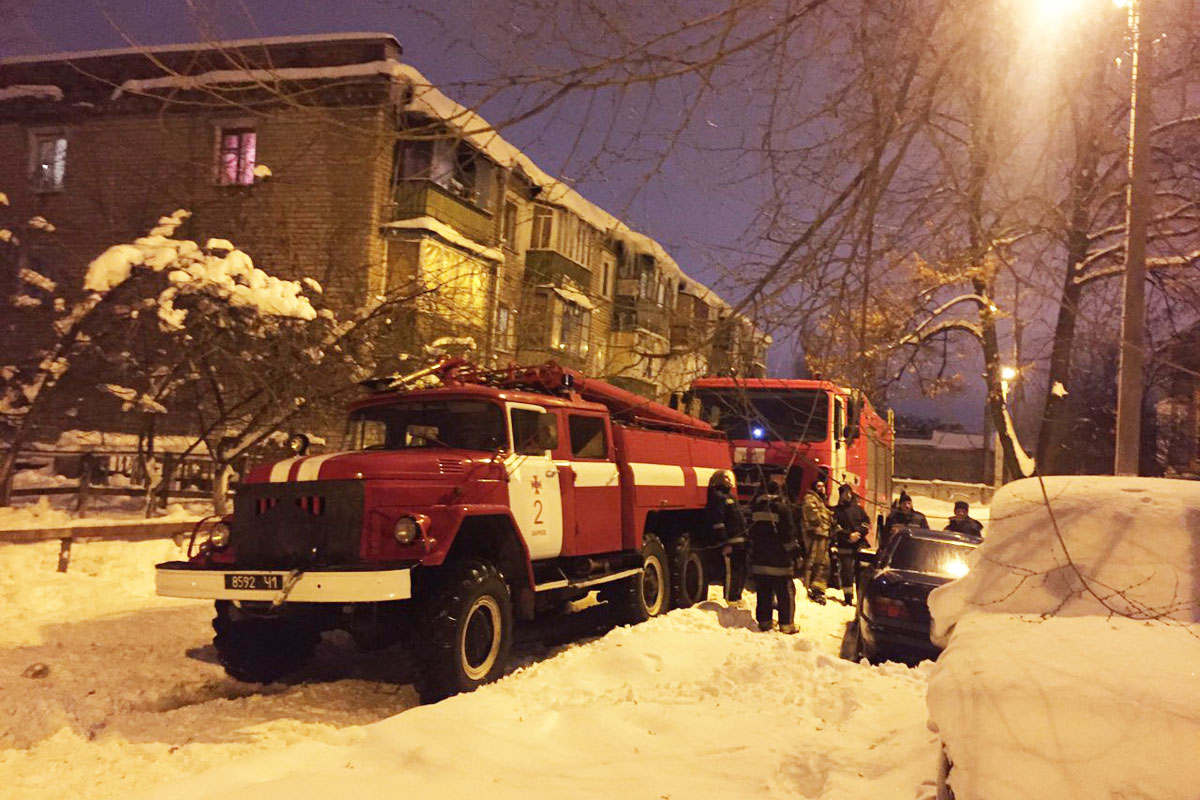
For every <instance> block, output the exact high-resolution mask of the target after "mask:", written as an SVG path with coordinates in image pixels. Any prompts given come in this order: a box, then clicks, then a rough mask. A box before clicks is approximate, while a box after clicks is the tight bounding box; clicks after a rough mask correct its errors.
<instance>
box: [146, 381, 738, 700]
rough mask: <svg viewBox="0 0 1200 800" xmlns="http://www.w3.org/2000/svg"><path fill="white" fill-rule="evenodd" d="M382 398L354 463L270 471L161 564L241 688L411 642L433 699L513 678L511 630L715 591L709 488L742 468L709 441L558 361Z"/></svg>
mask: <svg viewBox="0 0 1200 800" xmlns="http://www.w3.org/2000/svg"><path fill="white" fill-rule="evenodd" d="M430 384H432V385H430ZM382 388H383V389H384V391H380V392H378V393H376V394H375V395H374V396H371V397H368V398H366V399H363V400H361V401H359V402H357V403H356V404H354V405H353V406H352V407H351V409H350V412H349V420H348V429H347V436H346V442H345V448H344V449H343V450H342V451H340V452H336V453H329V454H324V455H313V456H299V457H296V458H291V459H287V460H284V461H280V462H278V463H275V464H272V465H266V466H263V467H260V468H258V469H256V470H254V471H253V472H251V473H250V474H249V475H248V476H247V478H246V480H245V482H244V483H243V485H242V486H241V487H239V489H238V491H237V493H236V495H235V498H234V512H233V514H232V515H231V516H230V517H227V518H225V519H223V520H221V521H220V522H219V523H217V524H216V525H215V526H209V527H208V528H207V530H206V532H204V533H202V534H198V535H194V536H193V540H194V546H193V547H192V548H190V549H189V558H188V560H187V561H173V562H167V563H164V564H160V565H158V567H157V572H156V581H157V589H158V592H159V594H163V595H169V596H174V597H193V598H206V599H212V600H214V601H215V603H216V618H215V619H214V621H213V626H214V629H215V632H216V635H215V639H214V641H215V645H216V649H217V653H218V655H219V657H220V660H221V662H222V664H223V665H224V666H225V668H226V670H227V671H228V672H229V674H230V675H232V676H233V677H235V678H238V679H240V680H246V681H252V682H267V681H271V680H275V679H277V678H279V677H281V676H282V675H284V674H286V673H287V672H290V671H292V670H294V669H295V668H297V667H298V666H300V664H302V663H303V662H304V661H305V660H306V659H307V658H308V657H309V656H310V655H311V654H312V652H313V649H314V647H315V645H316V643H317V641H318V639H319V637H320V634H321V632H322V631H324V630H330V629H344V630H347V631H349V632H350V633H351V634H352V635H353V636H354V638H355V640H356V641H357V642H358V643H359V645H360V646H361V647H364V648H378V647H386V646H388V645H391V644H393V643H396V642H405V643H407V645H408V647H409V648H410V653H411V655H412V659H413V661H414V663H415V665H416V667H417V674H418V678H417V688H418V691H419V692H420V694H421V696H422V698H423V699H425V700H426V701H431V700H436V699H438V698H441V697H445V696H447V695H450V694H453V693H456V692H461V691H469V690H471V689H474V688H475V687H476V686H478V685H480V684H482V683H484V682H487V681H490V680H494V679H495V678H497V677H499V676H500V675H502V674H503V672H504V669H505V666H506V660H507V656H508V652H509V648H510V645H511V643H512V639H513V626H514V620H518V619H519V620H532V619H534V618H536V617H537V616H539V615H540V614H543V613H546V612H548V611H550V610H551V609H553V610H558V609H561V607H562V606H563V605H564V603H565V602H567V601H571V600H575V599H579V598H582V597H584V596H586V595H587V594H588V593H589V592H591V591H592V590H599V591H600V593H601V598H602V599H603V600H606V601H607V602H608V604H609V605H611V606H612V607H613V609H614V610H615V611H616V613H617V614H618V615H619V617H620V618H621V619H622V620H623V621H628V622H638V621H641V620H644V619H646V618H648V617H651V616H655V615H657V614H661V613H664V612H665V611H667V610H668V609H669V608H670V607H671V605H672V604H674V605H687V604H690V603H693V602H696V601H697V600H699V599H701V598H702V595H703V594H704V593H706V591H707V576H705V574H704V573H703V571H702V562H701V560H700V556H699V554H700V553H701V552H702V551H703V550H704V548H705V546H706V543H705V536H706V531H707V530H708V528H709V526H708V525H707V523H706V519H705V505H706V501H707V497H708V487H709V484H710V482H711V481H712V479H713V476H714V475H715V474H716V473H718V472H728V471H730V470H731V467H732V464H731V462H730V455H729V449H728V445H727V443H726V440H725V438H724V436H723V435H722V434H721V433H719V432H717V431H715V430H713V428H712V427H711V426H709V425H707V424H705V423H703V422H701V421H700V420H697V419H694V418H692V417H689V416H687V415H685V414H683V413H680V412H678V411H674V410H672V409H670V408H667V407H666V406H662V405H659V404H657V403H652V402H649V401H646V400H645V399H644V398H641V397H638V396H636V395H633V394H631V393H629V392H625V391H623V390H621V389H619V388H617V387H614V386H611V385H609V384H606V383H604V382H601V381H595V380H590V379H586V378H584V377H583V376H581V375H579V374H578V373H575V372H573V371H570V370H567V369H564V368H562V367H559V366H558V365H556V364H553V363H550V364H546V365H543V366H541V367H536V368H516V367H513V368H510V369H507V370H500V371H485V370H480V369H477V368H474V367H472V366H471V365H469V364H466V363H465V362H462V361H461V360H453V361H449V362H446V363H443V364H441V365H438V366H437V367H435V368H431V369H429V370H424V371H422V372H420V373H415V374H414V375H410V376H406V377H405V378H404V379H399V380H397V381H391V382H387V383H386V385H385V386H383V387H382ZM710 545H711V543H710Z"/></svg>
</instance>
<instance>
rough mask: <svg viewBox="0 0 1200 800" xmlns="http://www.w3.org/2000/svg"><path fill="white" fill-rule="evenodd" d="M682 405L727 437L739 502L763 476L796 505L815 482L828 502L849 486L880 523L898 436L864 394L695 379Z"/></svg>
mask: <svg viewBox="0 0 1200 800" xmlns="http://www.w3.org/2000/svg"><path fill="white" fill-rule="evenodd" d="M683 403H684V408H686V409H687V410H689V411H691V412H692V413H693V414H695V415H696V416H698V417H700V418H701V419H702V420H704V421H705V422H707V423H709V424H711V425H712V426H713V427H715V428H716V429H718V430H720V431H723V432H724V433H725V434H726V435H727V436H728V437H729V440H730V447H731V449H732V458H733V461H734V472H735V474H736V475H737V481H738V489H739V492H740V496H741V498H742V499H743V500H747V501H748V500H749V499H751V498H752V497H753V495H754V493H755V491H757V489H758V487H759V486H761V484H762V481H763V480H764V479H765V478H766V477H767V476H769V475H781V476H783V478H784V483H785V488H786V491H787V493H788V496H789V497H790V498H791V499H792V500H793V501H799V500H800V498H801V497H802V496H803V495H804V492H805V491H807V490H808V487H809V486H811V485H812V482H813V481H814V480H815V479H816V478H818V477H820V478H822V479H824V481H825V485H826V487H827V490H828V492H829V493H830V496H831V498H830V499H833V500H836V498H837V495H836V491H837V487H838V486H841V485H848V486H851V487H853V488H854V491H855V493H856V494H857V495H858V496H859V497H860V498H862V500H863V502H864V504H865V505H864V508H865V510H866V511H867V514H868V516H869V517H870V519H871V520H872V529H873V530H878V528H879V527H881V526H882V521H883V518H886V516H887V511H888V506H889V504H890V502H891V490H892V455H893V451H894V446H895V434H894V432H893V429H892V425H891V423H890V422H889V421H888V420H887V419H885V418H883V417H881V416H880V415H879V414H878V413H876V411H875V409H874V408H873V407H872V406H871V403H870V401H868V400H867V398H866V397H865V396H863V395H862V393H861V392H857V391H855V390H851V389H847V388H844V387H841V386H838V385H837V384H835V383H833V382H831V381H824V380H807V379H783V378H700V379H698V380H696V381H695V382H693V384H692V387H691V389H690V391H689V392H688V393H687V394H686V395H685V396H684V398H683Z"/></svg>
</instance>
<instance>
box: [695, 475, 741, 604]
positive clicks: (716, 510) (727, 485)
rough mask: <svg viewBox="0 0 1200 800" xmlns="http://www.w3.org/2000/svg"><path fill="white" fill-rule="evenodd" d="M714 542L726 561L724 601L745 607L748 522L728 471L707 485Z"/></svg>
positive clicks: (709, 521) (710, 525)
mask: <svg viewBox="0 0 1200 800" xmlns="http://www.w3.org/2000/svg"><path fill="white" fill-rule="evenodd" d="M705 514H706V516H707V517H708V524H709V528H710V529H711V530H712V534H713V537H712V541H713V543H714V544H718V545H720V546H721V554H722V555H723V556H724V559H725V602H726V603H727V604H728V605H730V606H732V607H735V608H741V607H742V589H744V588H745V586H746V558H747V554H746V521H745V518H744V517H743V516H742V509H741V506H739V505H738V501H737V497H735V496H734V493H733V481H732V480H730V478H729V473H727V472H716V473H714V474H713V476H712V479H711V480H710V481H709V482H708V503H707V506H706V508H705Z"/></svg>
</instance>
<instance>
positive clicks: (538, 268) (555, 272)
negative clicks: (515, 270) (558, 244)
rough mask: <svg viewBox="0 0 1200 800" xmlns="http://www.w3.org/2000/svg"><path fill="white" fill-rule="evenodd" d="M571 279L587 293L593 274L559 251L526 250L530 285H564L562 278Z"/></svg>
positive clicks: (526, 272) (527, 274)
mask: <svg viewBox="0 0 1200 800" xmlns="http://www.w3.org/2000/svg"><path fill="white" fill-rule="evenodd" d="M563 277H566V278H570V280H571V282H572V283H574V284H575V285H576V286H579V287H580V288H582V289H583V291H584V292H585V293H586V292H588V291H589V290H590V289H591V287H592V272H591V270H589V269H588V268H587V267H585V266H583V265H582V264H580V263H579V262H577V261H573V260H571V259H569V258H567V257H566V256H564V255H563V254H562V253H560V252H558V251H557V250H526V251H525V280H527V281H529V282H530V283H539V284H542V283H549V284H553V285H555V286H560V285H562V281H561V280H560V279H561V278H563Z"/></svg>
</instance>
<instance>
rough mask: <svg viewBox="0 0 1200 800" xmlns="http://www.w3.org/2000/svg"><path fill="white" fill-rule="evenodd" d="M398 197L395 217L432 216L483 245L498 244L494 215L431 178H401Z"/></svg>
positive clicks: (397, 218)
mask: <svg viewBox="0 0 1200 800" xmlns="http://www.w3.org/2000/svg"><path fill="white" fill-rule="evenodd" d="M395 198H396V200H395V211H394V212H393V214H392V219H394V220H401V219H415V218H417V217H433V218H434V219H436V220H437V221H438V222H444V223H446V224H447V225H449V226H450V227H452V228H454V229H455V230H457V231H458V232H459V233H461V234H462V235H463V236H466V237H468V238H470V239H474V240H475V241H477V242H480V243H481V244H487V245H494V244H496V241H497V240H496V230H495V224H494V222H493V219H492V215H491V214H489V213H488V212H486V211H484V210H483V209H482V208H480V207H479V206H477V205H475V204H474V203H472V202H470V201H468V200H465V199H463V198H461V197H457V196H455V195H454V194H453V193H452V192H450V191H449V190H448V189H444V188H442V187H441V186H439V185H438V184H436V183H434V182H432V181H421V180H409V181H401V182H400V183H399V184H398V185H397V186H396V195H395Z"/></svg>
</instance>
